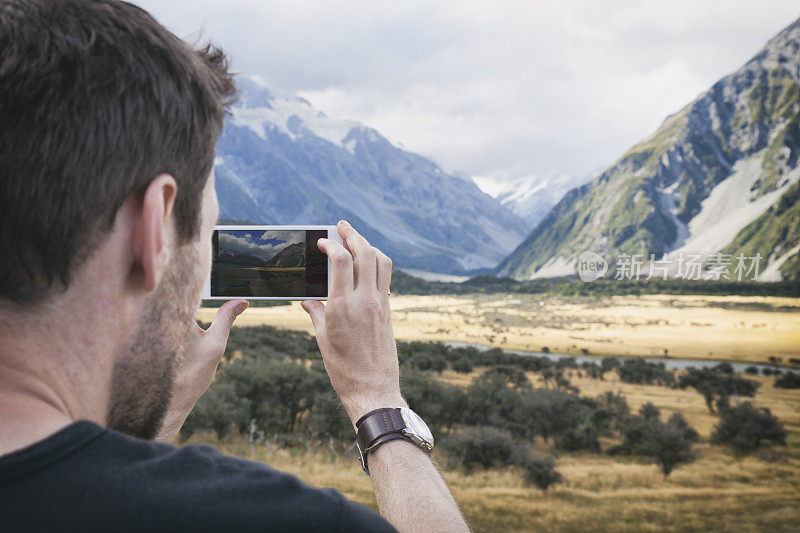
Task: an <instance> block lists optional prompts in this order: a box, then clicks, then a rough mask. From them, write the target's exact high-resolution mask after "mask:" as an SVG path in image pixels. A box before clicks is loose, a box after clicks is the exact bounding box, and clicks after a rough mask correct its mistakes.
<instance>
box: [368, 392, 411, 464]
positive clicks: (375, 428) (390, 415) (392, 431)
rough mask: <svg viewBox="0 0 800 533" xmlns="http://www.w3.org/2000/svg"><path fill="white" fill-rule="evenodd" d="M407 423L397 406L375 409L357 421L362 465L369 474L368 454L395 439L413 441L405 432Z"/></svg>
mask: <svg viewBox="0 0 800 533" xmlns="http://www.w3.org/2000/svg"><path fill="white" fill-rule="evenodd" d="M405 428H406V424H405V422H404V421H403V417H402V416H401V415H400V410H399V409H398V408H396V407H385V408H382V409H375V410H374V411H370V412H369V413H367V414H365V415H364V416H362V417H361V418H359V419H358V421H357V422H356V431H357V433H358V437H357V442H358V450H359V452H360V453H361V466H362V467H363V468H364V472H366V473H367V474H369V468H368V466H367V461H368V454H369V452H370V451H371V450H374V449H375V448H377V447H378V446H380V445H381V444H383V443H384V442H388V441H390V440H395V439H405V440H408V441H409V442H411V443H413V441H412V440H411V439H410V438H408V437H406V436H405V435H404V434H403V430H404V429H405Z"/></svg>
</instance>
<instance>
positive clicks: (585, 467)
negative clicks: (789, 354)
mask: <svg viewBox="0 0 800 533" xmlns="http://www.w3.org/2000/svg"><path fill="white" fill-rule="evenodd" d="M474 376H475V374H473V375H472V376H464V375H462V374H456V373H451V372H445V373H444V375H443V379H445V380H447V381H450V382H455V383H461V384H466V383H467V382H468V381H470V380H471V379H473V378H474ZM608 376H611V374H607V377H608ZM530 377H531V378H532V379H533V380H534V383H536V379H537V376H536V375H534V374H531V375H530ZM755 379H758V380H759V381H760V382H761V387H760V388H759V392H758V393H757V396H756V398H755V403H756V404H758V405H765V406H770V408H771V409H772V411H773V412H774V413H775V414H776V415H777V416H778V417H779V418H780V419H781V420H782V421H783V423H784V425H785V427H786V429H787V431H788V432H789V438H788V439H787V446H785V447H784V446H780V447H774V448H771V449H765V450H763V451H761V452H757V453H756V454H754V455H752V456H747V457H736V456H734V455H733V454H732V453H731V452H730V450H728V449H726V448H723V447H719V446H713V445H710V444H705V443H702V444H698V445H696V446H695V453H696V455H697V459H696V460H695V461H694V462H693V463H690V464H688V465H679V466H678V467H677V469H676V470H675V471H674V472H673V473H672V474H671V475H670V477H669V478H667V479H664V478H663V476H662V475H661V473H660V471H659V469H658V467H657V466H656V465H655V464H654V463H652V462H651V461H649V460H647V459H644V458H638V457H619V456H615V457H610V456H607V455H603V454H588V453H584V454H574V453H573V454H564V455H561V456H558V455H556V460H557V462H558V466H557V468H558V470H559V471H560V472H561V473H562V475H563V476H564V482H563V483H562V484H559V485H555V486H554V487H553V488H551V489H550V490H549V491H548V492H546V493H543V492H542V491H540V490H538V489H536V488H532V487H526V486H525V485H523V483H522V480H521V479H522V478H521V475H520V474H519V473H518V472H516V471H514V470H513V469H507V470H492V471H488V472H480V471H479V472H476V473H473V474H472V475H469V476H468V475H465V474H464V473H463V472H460V471H457V470H456V471H445V472H444V476H445V479H446V480H447V482H448V483H449V484H450V486H451V488H452V490H453V492H454V494H455V496H456V498H457V499H458V501H459V502H460V504H461V507H462V510H463V511H464V514H465V515H466V517H467V519H468V521H469V523H470V525H471V526H472V528H473V530H474V531H766V530H769V531H797V530H798V527H800V391H798V390H791V391H787V390H781V389H775V388H773V387H772V385H771V384H772V381H773V379H772V378H763V377H759V378H755ZM572 382H573V383H574V384H575V385H578V386H579V387H580V388H581V392H582V393H583V394H586V395H589V396H593V395H596V394H599V393H600V392H603V391H606V390H612V391H622V392H623V393H624V394H625V395H626V397H627V399H628V402H629V404H630V405H631V408H632V409H636V408H638V406H639V405H641V404H642V403H645V402H648V401H649V402H652V403H654V404H656V405H658V406H659V407H661V408H662V416H663V415H664V413H670V412H672V411H680V412H681V413H683V414H684V416H686V418H687V420H688V421H689V423H690V424H692V425H693V426H694V427H695V428H697V429H698V431H699V432H700V434H701V437H702V438H703V439H707V438H708V437H709V435H710V433H711V430H712V427H713V425H714V423H715V418H714V417H713V416H712V415H711V414H709V412H708V409H707V408H706V406H705V402H704V401H703V399H702V398H701V396H700V395H699V394H696V393H695V392H693V391H691V390H673V389H667V388H664V387H658V386H647V385H627V384H624V383H619V382H617V383H615V382H614V381H613V380H611V379H609V380H607V381H597V380H591V379H584V378H577V377H573V379H572ZM192 442H210V443H212V444H214V445H216V446H218V447H219V448H220V449H222V450H223V451H225V452H227V453H231V454H234V455H239V456H241V457H245V458H252V459H255V460H259V461H263V462H265V463H267V464H269V465H271V466H273V467H275V468H278V469H280V470H283V471H286V472H290V473H292V474H295V475H297V476H298V477H300V478H301V479H302V480H304V481H305V482H307V483H310V484H311V485H315V486H319V487H334V488H336V489H337V490H339V491H341V492H343V493H344V494H345V495H346V496H348V497H349V498H351V499H354V500H356V501H359V502H361V503H364V504H366V505H369V506H370V507H372V508H374V509H377V506H376V504H375V499H374V496H373V493H372V487H371V485H370V482H369V478H367V477H366V476H365V475H364V474H362V473H361V467H360V466H359V465H358V463H357V461H356V459H355V456H353V457H352V458H349V457H346V456H345V457H342V456H339V455H335V454H332V453H330V452H328V451H327V450H325V451H318V452H312V453H307V452H301V451H298V450H293V451H290V450H285V449H268V448H267V447H265V446H260V447H258V448H256V450H255V454H251V449H250V446H249V445H248V443H247V442H246V441H245V440H244V439H243V438H241V437H232V438H231V439H230V440H225V441H223V442H218V441H217V440H216V439H215V438H214V437H213V436H209V435H207V434H206V435H203V436H195V437H193V439H192ZM536 448H537V451H538V452H540V453H555V451H554V450H552V449H551V448H550V447H547V446H544V445H543V444H542V443H541V442H540V441H537V446H536Z"/></svg>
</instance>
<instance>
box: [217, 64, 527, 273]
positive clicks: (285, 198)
mask: <svg viewBox="0 0 800 533" xmlns="http://www.w3.org/2000/svg"><path fill="white" fill-rule="evenodd" d="M237 84H238V86H239V89H240V94H241V96H240V99H239V101H238V103H237V104H236V105H235V106H234V107H233V108H232V110H231V116H229V117H228V119H227V120H226V123H225V126H224V130H223V133H222V135H221V137H220V139H219V142H218V144H217V158H216V161H215V167H214V168H215V175H216V188H217V194H218V197H219V201H220V218H221V220H224V221H226V222H240V223H252V224H335V223H336V222H337V221H338V220H339V219H346V220H348V221H349V222H350V223H351V224H353V226H354V227H355V228H356V229H358V230H359V231H360V232H361V233H362V234H363V235H364V236H365V237H366V238H367V239H368V240H369V241H370V242H371V243H372V244H373V245H375V246H377V247H379V248H380V249H382V250H384V251H385V252H386V253H387V254H388V255H389V256H390V257H391V258H392V260H393V262H394V264H395V265H397V266H399V267H409V268H416V269H421V270H428V271H437V272H446V273H464V272H467V271H471V270H475V269H487V268H491V267H494V266H495V265H496V264H497V263H498V262H499V261H500V260H502V259H503V258H504V257H505V256H506V255H508V253H510V252H511V251H512V250H513V249H514V247H515V246H516V245H517V244H519V242H520V241H522V239H523V238H524V236H525V234H526V232H527V231H528V229H529V227H530V226H528V225H527V224H526V223H525V222H524V221H523V220H522V218H521V217H519V216H518V215H516V214H515V213H513V212H512V211H511V210H509V209H507V208H505V207H503V206H502V205H501V204H500V203H499V202H498V201H496V200H495V199H493V198H491V197H490V196H489V195H487V194H486V193H484V192H482V191H481V190H480V189H479V188H478V187H477V186H476V185H475V184H474V183H473V182H472V181H471V180H470V179H469V177H464V176H462V175H459V174H455V173H448V172H446V171H444V170H442V169H441V168H440V167H439V166H438V165H437V164H435V163H434V162H433V161H431V160H429V159H426V158H425V157H422V156H420V155H417V154H414V153H411V152H408V151H405V150H403V149H402V148H400V147H398V146H396V145H394V144H392V143H391V142H389V141H388V140H387V139H386V138H385V137H383V136H382V135H381V134H380V133H378V132H377V131H376V130H374V129H372V128H369V127H367V126H365V125H363V124H361V123H359V122H355V121H351V120H341V119H334V118H329V117H327V116H326V115H325V114H324V113H322V112H321V111H319V110H316V109H314V108H313V107H312V106H311V104H310V103H309V102H308V101H306V100H304V99H302V98H299V97H279V96H276V95H274V94H272V92H270V91H269V90H268V89H267V88H265V87H263V86H262V85H260V84H259V83H258V82H256V81H255V80H254V79H252V78H248V77H242V76H240V77H239V78H238V80H237Z"/></svg>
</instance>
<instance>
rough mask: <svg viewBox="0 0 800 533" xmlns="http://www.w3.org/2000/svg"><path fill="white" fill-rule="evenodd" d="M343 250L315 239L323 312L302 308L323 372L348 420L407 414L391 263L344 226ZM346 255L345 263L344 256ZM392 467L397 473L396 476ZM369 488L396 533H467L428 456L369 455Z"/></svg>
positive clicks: (396, 447)
mask: <svg viewBox="0 0 800 533" xmlns="http://www.w3.org/2000/svg"><path fill="white" fill-rule="evenodd" d="M339 234H340V235H341V236H342V240H343V241H344V246H342V245H341V244H339V243H337V242H335V241H332V240H329V239H320V240H319V244H318V246H319V248H320V250H322V251H323V252H325V253H326V254H327V255H328V257H329V258H330V260H331V283H330V290H329V291H328V305H323V304H322V302H319V301H317V300H305V301H304V302H303V308H304V309H305V310H306V311H308V314H309V315H311V320H312V321H313V322H314V329H315V330H316V332H317V342H318V343H319V349H320V352H322V359H323V361H324V362H325V370H327V371H328V376H329V377H330V378H331V384H332V385H333V388H334V389H335V390H336V394H338V395H339V399H340V400H342V404H343V405H344V408H345V409H346V410H347V414H348V415H350V420H351V421H352V422H353V424H354V425H355V422H356V421H357V420H358V419H359V418H361V416H362V415H364V414H366V413H368V412H369V411H372V410H373V409H377V408H379V407H407V405H406V402H405V401H404V400H403V397H402V396H401V395H400V369H399V366H398V363H397V345H396V344H395V340H394V331H393V330H392V317H391V315H390V313H389V283H390V281H391V278H392V262H391V261H390V260H389V258H388V257H386V256H385V255H384V254H382V253H381V252H380V251H379V250H376V249H375V248H373V247H372V246H370V245H369V243H368V242H367V241H366V239H364V237H362V236H361V235H359V234H358V232H356V230H354V229H353V228H352V227H350V224H348V223H347V222H345V221H341V222H339ZM351 252H352V256H351V255H350V253H351ZM398 466H399V468H398ZM369 470H370V481H372V486H373V488H374V489H375V499H376V500H377V502H378V508H379V509H380V511H381V514H382V515H383V516H384V517H385V518H386V519H387V520H389V522H391V523H392V525H394V526H395V527H396V528H397V529H399V530H400V531H404V532H405V531H468V528H467V525H466V523H464V519H463V518H462V516H461V513H460V512H459V510H458V505H456V502H455V500H454V499H453V495H452V494H450V491H449V490H448V488H447V485H446V484H445V483H444V481H443V480H442V478H441V476H440V475H439V473H438V472H437V471H436V467H435V466H434V465H433V463H432V462H431V459H430V457H429V456H428V454H427V453H425V452H424V451H422V450H421V449H420V448H419V447H417V446H415V445H414V444H412V443H409V442H406V441H404V440H401V439H395V440H392V441H389V442H386V443H384V444H382V445H381V446H379V447H378V448H377V449H376V450H375V451H374V452H370V460H369Z"/></svg>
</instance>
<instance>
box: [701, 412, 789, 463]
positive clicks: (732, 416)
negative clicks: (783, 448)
mask: <svg viewBox="0 0 800 533" xmlns="http://www.w3.org/2000/svg"><path fill="white" fill-rule="evenodd" d="M765 441H768V442H771V443H772V444H786V430H785V429H784V428H783V424H781V422H780V421H779V420H778V419H777V418H776V417H775V416H774V415H773V414H772V413H771V412H770V410H769V409H767V408H764V407H756V406H754V405H753V404H752V403H750V402H744V403H742V404H741V405H738V406H736V407H728V408H726V409H724V410H723V411H722V412H721V413H720V421H719V424H717V426H716V427H715V428H714V433H713V434H712V435H711V442H713V443H715V444H725V445H727V446H730V447H731V448H733V449H734V450H736V451H737V452H739V453H750V452H752V451H753V450H755V449H756V448H758V447H759V446H761V445H762V444H763V443H764V442H765Z"/></svg>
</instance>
